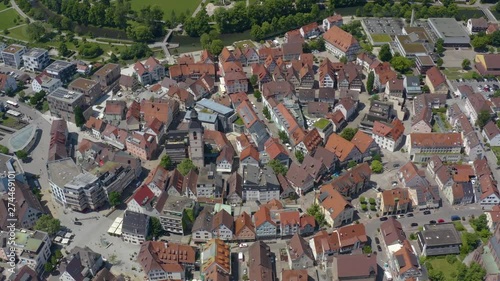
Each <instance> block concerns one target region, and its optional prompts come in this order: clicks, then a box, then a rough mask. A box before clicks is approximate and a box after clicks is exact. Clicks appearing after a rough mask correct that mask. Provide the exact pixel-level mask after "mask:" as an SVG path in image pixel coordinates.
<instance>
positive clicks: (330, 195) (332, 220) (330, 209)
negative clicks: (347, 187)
mask: <svg viewBox="0 0 500 281" xmlns="http://www.w3.org/2000/svg"><path fill="white" fill-rule="evenodd" d="M316 203H317V204H318V205H319V206H320V209H321V212H322V213H323V214H324V215H325V220H326V222H328V224H329V225H331V226H332V227H338V226H341V225H343V224H348V223H351V222H352V221H353V219H354V207H353V205H352V204H351V203H350V202H349V201H347V200H346V199H345V197H344V196H342V194H340V193H339V192H338V191H337V190H336V189H335V188H334V187H333V186H332V185H331V184H327V185H323V186H321V188H320V193H319V194H318V195H317V197H316Z"/></svg>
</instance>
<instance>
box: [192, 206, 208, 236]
mask: <svg viewBox="0 0 500 281" xmlns="http://www.w3.org/2000/svg"><path fill="white" fill-rule="evenodd" d="M212 212H213V208H210V207H208V206H207V207H205V208H203V210H202V211H201V212H200V213H199V214H198V216H197V217H196V219H195V221H194V223H193V227H192V228H191V237H192V239H193V241H194V242H195V243H203V242H207V241H209V240H211V239H212V238H213V234H212V221H213V214H212Z"/></svg>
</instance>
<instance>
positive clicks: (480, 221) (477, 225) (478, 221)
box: [470, 214, 489, 232]
mask: <svg viewBox="0 0 500 281" xmlns="http://www.w3.org/2000/svg"><path fill="white" fill-rule="evenodd" d="M470 223H471V225H472V226H473V227H474V229H475V230H476V231H477V232H481V231H483V230H489V227H488V218H487V217H486V214H482V215H480V216H479V217H477V218H475V219H471V220H470Z"/></svg>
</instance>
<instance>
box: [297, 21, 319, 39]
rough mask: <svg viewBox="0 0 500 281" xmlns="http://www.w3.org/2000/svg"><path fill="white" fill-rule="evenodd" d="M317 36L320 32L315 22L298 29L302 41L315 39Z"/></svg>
mask: <svg viewBox="0 0 500 281" xmlns="http://www.w3.org/2000/svg"><path fill="white" fill-rule="evenodd" d="M319 34H320V30H319V27H318V23H317V22H312V23H310V24H308V25H304V26H302V27H301V28H300V35H302V37H303V38H304V39H310V38H316V37H318V35H319Z"/></svg>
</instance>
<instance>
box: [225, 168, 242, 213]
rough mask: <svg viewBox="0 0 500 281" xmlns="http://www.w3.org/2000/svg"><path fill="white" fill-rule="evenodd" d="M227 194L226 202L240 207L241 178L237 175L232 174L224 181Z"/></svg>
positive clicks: (235, 173)
mask: <svg viewBox="0 0 500 281" xmlns="http://www.w3.org/2000/svg"><path fill="white" fill-rule="evenodd" d="M226 183H227V186H228V188H227V190H228V193H227V195H226V202H227V203H228V204H231V205H240V204H241V203H242V202H243V178H242V176H241V175H240V174H239V173H237V172H233V173H232V174H231V175H230V176H229V178H228V179H227V181H226Z"/></svg>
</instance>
